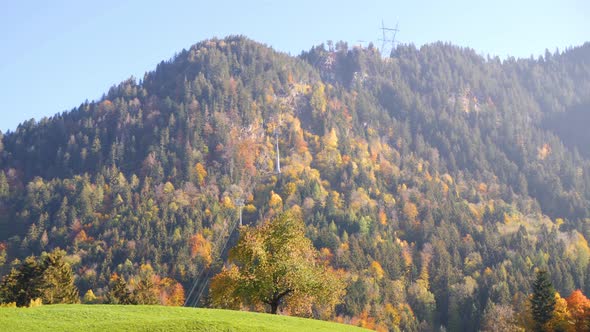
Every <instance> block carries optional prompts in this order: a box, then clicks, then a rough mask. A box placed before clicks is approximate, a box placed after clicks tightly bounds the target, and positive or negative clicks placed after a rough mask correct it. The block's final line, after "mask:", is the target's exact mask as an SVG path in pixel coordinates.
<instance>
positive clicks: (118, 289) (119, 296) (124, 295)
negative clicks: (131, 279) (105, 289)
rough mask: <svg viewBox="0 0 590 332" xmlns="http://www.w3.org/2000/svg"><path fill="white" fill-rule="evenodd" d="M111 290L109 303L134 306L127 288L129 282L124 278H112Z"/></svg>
mask: <svg viewBox="0 0 590 332" xmlns="http://www.w3.org/2000/svg"><path fill="white" fill-rule="evenodd" d="M111 285H112V286H111V290H110V291H109V293H108V295H107V296H108V299H109V303H112V304H134V302H133V299H132V297H131V292H130V291H129V289H128V288H127V282H126V281H125V278H123V276H117V275H114V276H113V277H112V278H111Z"/></svg>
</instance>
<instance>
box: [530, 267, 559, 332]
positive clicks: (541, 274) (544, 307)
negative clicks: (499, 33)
mask: <svg viewBox="0 0 590 332" xmlns="http://www.w3.org/2000/svg"><path fill="white" fill-rule="evenodd" d="M531 309H532V313H533V319H534V321H535V327H536V330H537V331H542V330H543V328H544V326H545V324H546V323H547V322H548V321H549V320H551V317H552V316H553V310H554V309H555V289H554V288H553V284H552V283H551V280H549V274H548V273H547V271H545V270H539V271H537V275H536V278H535V281H534V282H533V296H532V297H531Z"/></svg>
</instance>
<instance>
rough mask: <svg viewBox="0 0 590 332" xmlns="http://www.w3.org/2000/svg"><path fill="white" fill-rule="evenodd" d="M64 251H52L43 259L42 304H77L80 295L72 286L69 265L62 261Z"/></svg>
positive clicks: (72, 276) (72, 281)
mask: <svg viewBox="0 0 590 332" xmlns="http://www.w3.org/2000/svg"><path fill="white" fill-rule="evenodd" d="M64 255H65V251H63V250H54V251H53V252H51V253H49V254H47V255H46V256H45V257H44V258H43V262H42V269H43V270H44V271H43V274H42V277H41V280H40V285H39V286H40V288H41V293H42V296H41V297H42V299H43V303H46V304H57V303H79V302H80V295H79V293H78V289H77V288H76V286H75V285H74V274H73V272H72V268H71V267H70V264H68V263H67V262H66V261H65V260H64Z"/></svg>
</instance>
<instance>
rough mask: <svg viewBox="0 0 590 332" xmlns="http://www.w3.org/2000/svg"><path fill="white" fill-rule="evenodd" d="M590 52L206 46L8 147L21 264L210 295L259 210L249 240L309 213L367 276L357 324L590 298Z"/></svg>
mask: <svg viewBox="0 0 590 332" xmlns="http://www.w3.org/2000/svg"><path fill="white" fill-rule="evenodd" d="M589 54H590V44H589V43H586V44H584V45H583V46H579V47H575V48H571V49H567V50H565V51H563V52H555V53H549V52H547V53H546V54H545V56H543V57H539V58H538V59H533V58H530V59H514V58H508V59H506V60H500V59H499V58H489V57H488V58H484V57H482V56H480V55H478V54H476V53H475V52H474V51H473V50H471V49H467V48H460V47H457V46H453V45H450V44H444V43H435V44H429V45H425V46H422V47H421V48H420V49H417V48H416V47H414V46H413V45H400V46H398V47H397V48H396V49H395V50H394V51H393V52H392V54H391V56H390V57H386V58H383V57H381V55H380V53H379V51H378V50H377V49H376V48H374V47H373V46H372V45H370V46H369V47H368V48H358V47H353V48H350V47H348V45H347V44H346V43H343V42H340V43H337V44H336V45H335V47H332V46H331V45H330V46H329V47H328V48H326V47H325V46H324V45H320V46H317V47H313V48H312V49H311V50H310V51H308V52H303V53H302V54H301V55H300V56H297V57H292V56H289V55H287V54H283V53H280V52H276V51H274V50H273V49H271V48H269V47H267V46H265V45H262V44H259V43H256V42H254V41H252V40H249V39H247V38H245V37H241V36H232V37H228V38H225V39H221V40H220V39H211V40H206V41H203V42H200V43H198V44H196V45H194V46H192V47H191V48H190V49H188V50H183V51H182V52H180V53H178V54H177V55H176V56H175V57H174V58H172V59H171V60H169V61H165V62H161V63H160V64H159V65H158V66H157V68H156V70H155V71H153V72H149V73H147V74H146V75H145V76H144V77H143V78H142V79H141V80H137V79H134V78H131V79H129V80H126V81H124V82H122V83H121V84H119V85H117V86H114V87H112V88H111V89H110V90H109V91H108V93H107V94H105V95H104V96H103V98H101V99H100V100H98V101H96V102H85V103H83V104H81V105H80V106H79V107H77V108H76V109H73V110H71V111H69V112H64V113H62V114H58V115H55V116H53V117H51V118H44V119H41V120H40V121H38V122H36V121H33V120H31V121H27V122H24V123H23V124H21V125H20V126H19V127H18V128H17V129H16V131H14V132H8V133H6V134H4V135H2V137H1V145H0V242H1V243H2V244H1V245H0V249H1V253H2V254H3V255H0V257H4V259H2V260H0V263H1V262H2V261H6V262H9V261H10V260H12V259H13V258H23V257H26V256H28V255H30V254H39V253H40V252H42V251H48V250H51V249H53V248H55V247H60V248H62V249H65V250H66V251H67V252H68V254H69V256H68V259H69V261H70V263H71V264H73V266H74V268H75V273H76V275H77V285H78V287H79V288H80V289H81V291H82V293H84V292H86V290H88V289H92V290H93V291H94V292H95V293H96V294H97V295H99V296H101V295H104V293H105V291H106V288H105V287H106V286H107V285H108V283H109V280H110V277H111V275H113V274H114V273H116V274H117V275H123V276H126V277H132V276H135V275H138V274H139V273H140V270H142V269H146V268H151V269H153V271H154V272H155V273H156V274H158V275H159V276H162V277H169V278H173V279H175V280H178V281H179V282H181V283H182V284H183V285H184V287H185V289H186V290H187V292H188V290H189V289H190V288H191V287H192V285H193V281H194V280H195V278H197V277H199V276H200V275H202V274H201V271H203V270H204V269H206V268H207V267H210V270H211V271H218V270H219V269H220V268H221V265H222V260H220V259H218V256H220V255H221V256H225V255H226V250H225V249H224V246H223V244H224V243H225V240H226V238H227V237H228V233H229V231H230V230H231V229H232V227H233V225H234V224H235V222H236V220H237V218H238V209H239V207H238V206H237V204H236V200H237V199H239V198H242V199H244V200H245V206H244V209H243V220H244V223H245V224H247V225H255V224H257V223H259V222H260V221H261V220H265V219H267V218H269V217H270V216H272V215H274V214H276V213H277V211H280V210H281V209H287V208H289V207H292V206H294V205H298V206H300V207H301V208H302V211H303V213H304V218H305V221H306V224H307V235H308V237H309V238H311V239H312V241H313V243H314V245H315V246H316V247H317V248H318V249H320V252H321V253H322V259H324V260H325V261H326V262H328V263H329V264H331V265H332V266H333V267H334V268H337V269H342V270H343V271H345V272H344V273H345V274H346V276H347V278H348V280H349V286H348V288H347V295H346V296H345V298H344V302H343V303H342V304H341V305H339V306H338V307H337V308H336V312H335V313H334V315H335V316H333V317H331V318H333V319H336V320H339V321H341V322H350V323H353V324H357V325H362V326H365V327H375V328H385V327H389V328H391V329H394V327H398V328H399V329H401V330H418V329H420V330H432V329H436V328H438V327H440V326H445V327H446V328H447V329H449V330H453V331H455V330H477V329H478V328H480V326H482V325H483V324H484V323H485V321H486V319H489V317H488V316H486V315H485V313H486V308H489V307H490V306H491V305H509V306H511V308H513V310H514V311H516V313H517V314H518V313H519V312H520V311H519V310H524V309H522V308H523V307H524V306H523V305H522V304H523V303H524V302H525V301H527V294H528V293H530V290H531V283H532V280H533V278H534V270H535V269H536V268H540V269H546V270H548V271H549V273H550V275H551V277H552V281H553V284H554V286H555V288H556V289H557V290H558V291H559V292H560V293H561V294H569V293H570V292H572V291H573V290H574V289H577V288H581V289H582V290H583V291H584V292H586V293H588V292H590V283H588V277H590V267H589V264H588V263H589V259H590V248H589V247H588V244H587V241H586V239H588V237H589V236H590V227H589V226H590V222H589V221H590V157H589V153H588V151H587V146H588V143H590V142H589V141H588V139H589V137H588V136H587V134H586V131H585V128H584V126H583V122H582V119H585V118H586V117H587V115H586V112H587V111H590V109H589V108H588V105H590V94H589V93H588V91H590V56H589ZM569 128H573V129H572V130H569ZM277 151H279V153H278V155H277ZM277 159H278V160H279V161H280V171H281V172H280V173H278V172H277V171H278V169H279V165H278V164H277ZM229 239H230V246H231V244H232V243H235V239H236V237H235V234H234V236H230V237H229ZM8 268H9V264H8V263H5V264H4V267H3V269H2V271H4V272H6V271H7V270H8ZM207 275H209V274H207ZM207 275H206V276H207ZM211 275H212V274H211Z"/></svg>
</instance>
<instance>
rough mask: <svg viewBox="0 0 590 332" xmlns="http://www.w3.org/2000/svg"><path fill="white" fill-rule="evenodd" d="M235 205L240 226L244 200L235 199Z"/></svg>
mask: <svg viewBox="0 0 590 332" xmlns="http://www.w3.org/2000/svg"><path fill="white" fill-rule="evenodd" d="M236 205H237V206H238V209H240V226H242V209H243V208H244V199H243V198H238V199H236Z"/></svg>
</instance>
